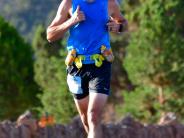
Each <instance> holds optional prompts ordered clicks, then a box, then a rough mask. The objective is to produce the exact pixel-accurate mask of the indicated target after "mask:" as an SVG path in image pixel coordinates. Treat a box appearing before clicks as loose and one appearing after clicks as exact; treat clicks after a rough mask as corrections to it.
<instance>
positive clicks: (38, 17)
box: [0, 0, 61, 42]
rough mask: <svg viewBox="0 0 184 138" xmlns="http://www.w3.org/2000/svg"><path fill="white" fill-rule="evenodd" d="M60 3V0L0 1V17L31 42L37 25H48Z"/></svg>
mask: <svg viewBox="0 0 184 138" xmlns="http://www.w3.org/2000/svg"><path fill="white" fill-rule="evenodd" d="M60 2H61V1H60V0H52V1H50V0H1V1H0V15H1V16H3V17H4V18H5V19H6V20H8V21H9V22H11V23H12V24H13V25H14V26H15V27H16V28H17V29H18V31H19V32H20V33H21V34H22V35H23V37H24V38H25V39H26V40H29V42H31V41H32V38H33V37H32V36H33V35H34V31H35V29H36V27H37V25H38V24H44V25H48V24H49V23H50V22H51V19H52V18H53V17H54V16H55V14H56V10H57V8H58V5H59V3H60Z"/></svg>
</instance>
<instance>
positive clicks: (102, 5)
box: [67, 0, 110, 55]
mask: <svg viewBox="0 0 184 138" xmlns="http://www.w3.org/2000/svg"><path fill="white" fill-rule="evenodd" d="M78 5H79V6H80V10H81V11H83V12H84V14H85V18H86V20H84V21H82V22H79V23H78V24H76V25H74V26H72V27H71V28H70V35H69V38H68V42H67V49H68V50H71V49H73V48H74V49H76V51H77V54H80V55H92V54H97V53H100V48H101V45H105V46H106V47H107V48H108V49H110V40H109V39H110V38H109V33H108V29H107V25H106V24H107V22H108V19H109V18H108V0H95V1H94V2H93V3H88V2H86V1H85V0H72V13H74V12H75V10H76V8H77V6H78Z"/></svg>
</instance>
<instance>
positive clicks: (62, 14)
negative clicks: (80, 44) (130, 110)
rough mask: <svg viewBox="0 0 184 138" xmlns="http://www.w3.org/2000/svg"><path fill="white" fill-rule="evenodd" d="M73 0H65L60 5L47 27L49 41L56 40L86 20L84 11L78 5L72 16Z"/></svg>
mask: <svg viewBox="0 0 184 138" xmlns="http://www.w3.org/2000/svg"><path fill="white" fill-rule="evenodd" d="M70 9H71V0H63V1H62V2H61V4H60V6H59V9H58V11H57V14H56V17H55V18H54V20H53V21H52V23H51V24H50V25H49V26H48V28H47V39H48V41H49V42H53V41H56V40H58V39H60V38H62V37H63V36H64V34H65V33H66V32H67V31H68V29H69V28H70V27H71V26H73V25H75V24H77V23H78V22H81V21H83V20H85V16H84V13H83V12H82V11H80V7H79V6H78V7H77V9H76V11H75V12H74V14H73V15H72V16H71V17H69V16H70V14H69V10H70Z"/></svg>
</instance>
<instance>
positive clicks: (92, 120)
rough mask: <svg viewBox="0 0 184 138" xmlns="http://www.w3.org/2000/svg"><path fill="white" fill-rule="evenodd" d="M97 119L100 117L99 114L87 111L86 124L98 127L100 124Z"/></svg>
mask: <svg viewBox="0 0 184 138" xmlns="http://www.w3.org/2000/svg"><path fill="white" fill-rule="evenodd" d="M99 118H100V115H99V112H95V111H89V112H88V124H89V125H90V124H91V125H94V126H96V125H98V124H99V123H100V122H99Z"/></svg>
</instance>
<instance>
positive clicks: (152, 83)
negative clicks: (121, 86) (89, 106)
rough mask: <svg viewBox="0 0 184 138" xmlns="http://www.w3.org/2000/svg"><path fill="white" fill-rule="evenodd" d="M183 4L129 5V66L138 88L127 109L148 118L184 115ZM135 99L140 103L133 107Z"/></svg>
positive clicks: (155, 1) (157, 1)
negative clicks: (167, 113)
mask: <svg viewBox="0 0 184 138" xmlns="http://www.w3.org/2000/svg"><path fill="white" fill-rule="evenodd" d="M127 3H128V2H127ZM135 3H137V5H138V6H135V5H134V4H135ZM183 4H184V2H183V1H182V0H178V1H174V0H167V1H161V0H149V1H146V0H140V1H136V2H132V3H128V4H127V5H126V6H125V7H126V9H127V10H128V11H129V12H130V13H129V14H128V17H129V19H130V20H131V23H130V25H131V29H132V28H133V29H132V30H131V31H132V32H131V33H132V37H131V40H130V44H129V46H128V48H127V50H128V52H129V54H128V56H127V58H126V61H125V66H126V68H127V70H128V73H129V75H130V78H131V80H132V81H133V82H134V83H135V84H137V85H138V88H137V89H136V90H135V94H130V95H125V97H126V99H125V101H127V105H125V108H124V111H123V112H131V113H133V114H134V115H135V116H137V117H138V118H140V119H142V120H145V121H148V122H152V121H156V120H157V119H158V118H159V117H160V115H161V114H162V113H164V112H175V113H176V114H177V115H178V116H179V117H182V116H183V115H184V110H183V106H184V102H183V98H184V94H183V91H184V70H183V67H184V62H183V58H184V56H183V53H184V38H183V28H182V27H181V24H182V23H183V21H184V20H183V18H182V17H183V14H184V10H183V8H182V5H183ZM130 7H133V8H132V9H134V10H133V11H130V9H131V8H130ZM136 94H137V95H136ZM138 95H139V96H138ZM136 97H137V98H136ZM130 99H132V100H130ZM135 99H137V100H140V102H139V104H138V105H137V104H136V107H135V106H131V107H130V106H129V105H128V103H130V104H131V103H134V101H135ZM131 105H132V104H131Z"/></svg>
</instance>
